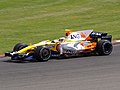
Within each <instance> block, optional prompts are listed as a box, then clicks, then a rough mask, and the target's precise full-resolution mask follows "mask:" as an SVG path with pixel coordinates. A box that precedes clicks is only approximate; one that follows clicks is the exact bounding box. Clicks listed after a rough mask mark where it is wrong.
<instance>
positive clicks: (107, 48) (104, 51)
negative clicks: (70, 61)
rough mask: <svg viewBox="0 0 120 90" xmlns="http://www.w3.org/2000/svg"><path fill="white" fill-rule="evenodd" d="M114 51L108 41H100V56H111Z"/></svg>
mask: <svg viewBox="0 0 120 90" xmlns="http://www.w3.org/2000/svg"><path fill="white" fill-rule="evenodd" d="M112 49H113V46H112V43H111V42H110V41H108V40H100V41H98V43H97V47H96V51H97V53H98V55H109V54H111V52H112Z"/></svg>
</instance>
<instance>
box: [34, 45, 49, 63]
mask: <svg viewBox="0 0 120 90" xmlns="http://www.w3.org/2000/svg"><path fill="white" fill-rule="evenodd" d="M50 57H51V50H50V49H49V48H47V47H42V46H40V47H37V48H36V49H35V52H34V58H35V59H36V60H37V61H40V62H45V61H48V60H49V59H50Z"/></svg>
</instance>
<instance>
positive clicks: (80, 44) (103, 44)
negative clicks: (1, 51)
mask: <svg viewBox="0 0 120 90" xmlns="http://www.w3.org/2000/svg"><path fill="white" fill-rule="evenodd" d="M65 34H66V38H64V39H55V40H44V41H41V42H39V43H37V44H33V45H27V44H24V43H18V44H16V45H15V46H14V48H13V50H12V51H11V52H6V53H5V56H9V57H11V60H26V59H30V58H31V59H33V60H36V61H48V60H49V59H50V58H54V57H58V58H59V57H63V58H64V57H73V56H81V55H84V54H90V53H94V54H95V55H109V54H111V52H112V49H113V46H112V43H111V40H112V36H111V35H108V34H107V33H104V32H94V31H93V30H83V31H76V32H71V30H66V31H65Z"/></svg>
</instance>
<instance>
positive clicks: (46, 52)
mask: <svg viewBox="0 0 120 90" xmlns="http://www.w3.org/2000/svg"><path fill="white" fill-rule="evenodd" d="M40 56H41V58H42V59H43V60H47V59H49V58H50V50H48V49H46V48H43V50H42V52H41V55H40Z"/></svg>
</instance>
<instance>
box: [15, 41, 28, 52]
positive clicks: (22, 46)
mask: <svg viewBox="0 0 120 90" xmlns="http://www.w3.org/2000/svg"><path fill="white" fill-rule="evenodd" d="M27 46H28V45H27V44H25V43H18V44H16V45H15V46H14V48H13V51H19V50H21V49H23V48H25V47H27Z"/></svg>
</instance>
